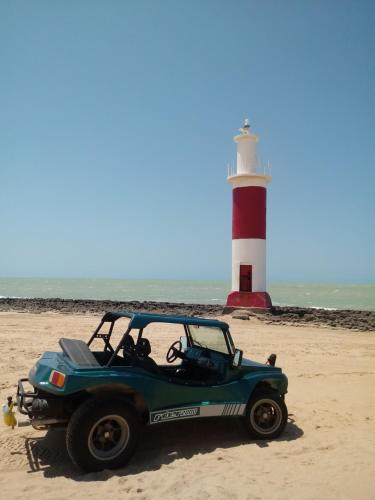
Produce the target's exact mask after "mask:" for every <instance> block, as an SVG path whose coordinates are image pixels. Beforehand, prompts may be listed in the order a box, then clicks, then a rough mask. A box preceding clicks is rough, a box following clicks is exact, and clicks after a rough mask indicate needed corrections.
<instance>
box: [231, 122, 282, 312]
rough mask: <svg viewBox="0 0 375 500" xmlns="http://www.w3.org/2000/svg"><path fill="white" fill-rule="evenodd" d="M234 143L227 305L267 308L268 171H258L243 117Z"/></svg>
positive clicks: (251, 136)
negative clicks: (230, 272) (235, 158)
mask: <svg viewBox="0 0 375 500" xmlns="http://www.w3.org/2000/svg"><path fill="white" fill-rule="evenodd" d="M239 131H240V133H239V134H238V135H236V136H235V137H234V138H233V139H234V142H235V143H236V144H237V165H236V170H235V172H229V175H228V182H229V183H230V184H231V185H232V193H233V204H232V291H231V292H230V294H229V295H228V299H227V304H226V307H227V308H236V309H237V308H247V309H249V308H250V309H269V308H270V307H271V306H272V303H271V298H270V296H269V295H268V293H267V291H266V200H267V184H268V183H269V182H270V180H271V176H270V175H268V174H269V172H265V171H263V172H262V173H261V172H259V171H258V168H257V155H256V145H257V142H258V140H259V139H258V137H257V136H256V135H255V134H253V133H251V132H250V124H249V120H247V119H246V120H245V123H244V126H243V127H242V128H240V129H239Z"/></svg>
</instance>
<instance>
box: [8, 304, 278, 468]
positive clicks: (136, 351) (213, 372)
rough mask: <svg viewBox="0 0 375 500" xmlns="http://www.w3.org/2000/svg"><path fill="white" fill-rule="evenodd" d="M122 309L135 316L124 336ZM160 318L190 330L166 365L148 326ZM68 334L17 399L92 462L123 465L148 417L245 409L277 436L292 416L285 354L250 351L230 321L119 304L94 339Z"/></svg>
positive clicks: (39, 423)
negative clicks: (253, 356)
mask: <svg viewBox="0 0 375 500" xmlns="http://www.w3.org/2000/svg"><path fill="white" fill-rule="evenodd" d="M120 318H127V326H126V328H125V331H123V330H121V337H120V341H119V342H118V344H117V345H115V346H114V345H112V343H113V339H114V336H113V335H112V334H113V330H114V325H115V323H116V322H117V321H118V320H119V319H120ZM155 323H170V324H175V325H176V331H177V325H178V326H179V327H180V330H181V331H180V334H177V335H178V338H177V339H176V341H175V342H173V343H172V345H171V346H170V347H169V349H168V352H167V353H166V361H167V364H164V365H160V364H157V363H156V362H155V361H154V359H153V358H152V357H151V345H150V341H149V340H148V338H147V336H146V335H147V331H148V330H147V328H148V327H149V325H150V324H155ZM149 328H150V327H149ZM173 331H175V330H173ZM161 335H162V334H161ZM180 335H181V336H180ZM96 339H101V340H100V341H99V342H101V341H102V342H103V344H104V348H101V349H100V350H99V351H96V350H91V349H90V346H92V345H93V343H94V341H95V343H96V344H97V343H98V341H97V340H96ZM111 341H112V343H111ZM59 343H60V346H61V349H62V351H61V352H46V353H44V354H43V356H42V357H41V358H40V360H39V361H38V362H37V363H36V365H35V366H34V367H33V368H32V369H31V371H30V373H29V377H28V379H21V380H20V381H19V382H18V390H17V405H18V409H19V411H20V412H21V413H24V414H26V415H28V417H29V419H30V421H31V424H32V425H33V426H34V427H36V428H51V427H66V445H67V449H68V453H69V455H70V457H71V459H72V461H73V462H74V463H75V464H77V465H78V466H80V467H81V468H82V469H84V470H86V471H97V470H101V469H105V468H106V469H111V468H117V467H121V466H123V465H124V464H125V463H126V462H127V460H128V459H129V458H130V457H131V455H132V453H133V451H134V449H135V447H136V444H137V440H138V436H139V434H140V432H141V429H142V426H143V425H154V424H161V423H163V422H169V421H172V420H181V419H193V418H194V419H195V418H204V417H214V416H215V417H218V416H221V417H241V418H242V419H243V420H244V422H245V425H246V427H247V429H248V431H249V433H250V435H251V436H253V437H254V438H257V439H262V438H263V439H272V438H276V437H277V436H279V435H280V434H281V433H282V431H283V429H284V427H285V425H286V421H287V408H286V406H285V402H284V396H285V394H286V392H287V386H288V380H287V377H286V376H285V375H284V374H283V373H282V371H281V369H280V368H277V367H275V366H273V365H274V361H275V356H271V357H270V363H268V364H260V363H256V362H254V361H250V360H246V359H242V351H240V350H239V349H236V348H235V346H234V344H233V340H232V337H231V335H230V332H229V326H228V324H227V323H224V322H222V321H218V320H214V319H202V318H197V317H182V316H167V315H157V314H145V313H133V312H128V311H123V312H109V313H107V314H105V315H104V316H103V318H102V320H101V322H100V324H99V326H98V328H97V329H96V330H95V332H94V333H93V334H92V336H91V338H90V340H89V342H88V343H87V344H86V343H85V342H83V341H82V340H74V339H66V338H62V339H60V342H59ZM175 361H179V362H178V364H172V363H173V362H175ZM25 382H28V384H30V385H31V386H32V390H27V388H25Z"/></svg>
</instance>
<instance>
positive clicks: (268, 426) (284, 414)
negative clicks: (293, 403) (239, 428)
mask: <svg viewBox="0 0 375 500" xmlns="http://www.w3.org/2000/svg"><path fill="white" fill-rule="evenodd" d="M287 420H288V410H287V407H286V405H285V402H284V400H283V398H282V396H281V395H280V394H278V393H274V392H267V393H263V394H257V395H255V396H253V397H252V398H251V399H250V400H249V402H248V405H247V409H246V416H245V425H246V429H247V431H248V432H249V434H250V435H251V436H252V437H254V438H256V439H274V438H277V437H278V436H280V434H281V433H282V432H283V430H284V429H285V426H286V422H287Z"/></svg>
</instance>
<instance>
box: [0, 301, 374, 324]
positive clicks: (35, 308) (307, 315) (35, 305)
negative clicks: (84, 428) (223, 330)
mask: <svg viewBox="0 0 375 500" xmlns="http://www.w3.org/2000/svg"><path fill="white" fill-rule="evenodd" d="M124 309H128V310H132V311H145V312H155V313H165V314H168V313H169V314H182V315H195V316H219V315H222V314H223V306H222V305H210V304H184V303H172V302H139V301H136V300H134V301H128V302H120V301H111V300H73V299H11V298H2V299H0V312H9V311H17V312H29V313H36V314H38V313H44V312H58V313H65V314H86V313H90V314H103V313H104V312H106V311H111V310H114V311H116V310H117V311H120V310H124ZM231 314H232V316H233V317H235V318H238V319H243V320H249V319H251V317H257V318H258V319H259V320H261V321H264V322H266V323H277V324H294V325H306V324H311V325H316V326H327V327H330V328H346V329H350V330H358V331H375V311H356V310H349V309H346V310H333V311H332V310H326V309H311V308H306V307H291V306H282V307H281V306H275V307H273V308H272V310H271V311H269V312H262V313H260V312H244V311H234V312H232V313H231Z"/></svg>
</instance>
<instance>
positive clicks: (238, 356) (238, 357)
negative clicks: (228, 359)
mask: <svg viewBox="0 0 375 500" xmlns="http://www.w3.org/2000/svg"><path fill="white" fill-rule="evenodd" d="M242 355H243V351H241V349H236V350H235V351H234V356H233V361H232V366H234V367H237V366H241V361H242Z"/></svg>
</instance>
